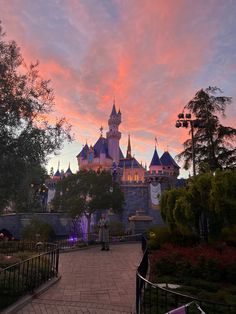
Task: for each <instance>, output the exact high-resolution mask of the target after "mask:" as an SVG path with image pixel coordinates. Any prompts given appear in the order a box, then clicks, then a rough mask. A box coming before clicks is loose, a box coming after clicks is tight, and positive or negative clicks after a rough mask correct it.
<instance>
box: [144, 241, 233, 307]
mask: <svg viewBox="0 0 236 314" xmlns="http://www.w3.org/2000/svg"><path fill="white" fill-rule="evenodd" d="M150 264H151V281H152V282H157V283H173V284H179V285H181V287H180V288H178V289H176V290H177V291H180V292H184V293H185V294H189V295H193V296H197V297H199V298H201V299H210V300H212V301H221V302H226V303H231V304H236V288H235V284H236V249H235V248H231V247H227V246H218V247H215V248H213V247H209V246H197V247H177V246H173V245H165V246H163V247H162V249H160V250H157V251H154V252H152V254H150Z"/></svg>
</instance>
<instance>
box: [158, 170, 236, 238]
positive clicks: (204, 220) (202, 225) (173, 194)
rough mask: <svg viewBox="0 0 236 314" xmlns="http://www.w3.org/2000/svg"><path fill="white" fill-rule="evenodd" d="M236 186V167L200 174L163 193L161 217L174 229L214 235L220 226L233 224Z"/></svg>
mask: <svg viewBox="0 0 236 314" xmlns="http://www.w3.org/2000/svg"><path fill="white" fill-rule="evenodd" d="M235 189H236V171H235V170H224V171H221V170H217V171H216V173H215V174H212V173H203V174H200V175H198V176H195V177H193V178H191V179H190V180H189V184H188V186H187V187H186V188H182V189H171V190H168V191H165V192H164V193H163V195H162V199H161V214H162V217H163V219H164V221H165V222H166V223H167V224H168V225H169V226H170V229H171V230H173V231H179V232H181V233H182V234H187V233H194V234H198V235H201V234H202V235H203V236H204V237H206V238H207V236H208V233H209V234H210V236H212V237H217V236H218V235H219V234H220V231H221V230H222V228H225V227H232V226H235V225H236V198H235ZM203 233H205V234H203Z"/></svg>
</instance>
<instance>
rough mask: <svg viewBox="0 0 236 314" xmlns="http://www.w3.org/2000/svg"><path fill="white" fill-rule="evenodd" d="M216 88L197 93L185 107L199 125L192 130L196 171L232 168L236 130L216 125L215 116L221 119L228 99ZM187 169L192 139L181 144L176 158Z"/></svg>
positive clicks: (234, 163) (234, 159)
mask: <svg viewBox="0 0 236 314" xmlns="http://www.w3.org/2000/svg"><path fill="white" fill-rule="evenodd" d="M221 93H222V91H221V90H220V89H219V88H217V87H210V86H209V87H208V88H206V89H204V90H203V89H201V90H199V91H198V92H197V93H196V94H195V96H194V98H193V99H192V100H190V101H189V103H188V104H187V105H186V106H185V109H187V110H188V111H189V112H191V113H192V114H193V116H194V117H196V118H197V119H201V120H202V121H203V123H202V124H203V126H204V127H200V128H195V130H196V131H195V134H194V147H195V162H196V166H197V168H198V170H199V172H202V171H203V172H205V171H208V170H211V171H215V170H216V169H224V168H234V167H235V165H236V148H235V139H236V129H234V128H232V127H226V126H223V125H222V124H220V119H219V117H221V116H223V117H224V116H225V109H226V106H227V105H229V104H231V100H232V99H231V97H226V96H222V95H221ZM178 156H179V158H180V159H184V161H185V168H186V169H188V168H189V166H190V164H191V160H192V139H188V140H187V141H185V142H184V151H183V152H181V153H180V154H179V155H178Z"/></svg>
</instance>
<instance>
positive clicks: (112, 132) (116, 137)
mask: <svg viewBox="0 0 236 314" xmlns="http://www.w3.org/2000/svg"><path fill="white" fill-rule="evenodd" d="M120 123H121V112H120V110H119V112H118V113H117V111H116V106H115V102H114V103H113V107H112V111H111V115H110V118H109V120H108V126H109V131H108V132H107V142H108V154H109V156H110V157H111V158H112V159H113V161H115V163H116V164H118V163H119V159H120V148H119V141H120V138H121V133H120V132H119V125H120Z"/></svg>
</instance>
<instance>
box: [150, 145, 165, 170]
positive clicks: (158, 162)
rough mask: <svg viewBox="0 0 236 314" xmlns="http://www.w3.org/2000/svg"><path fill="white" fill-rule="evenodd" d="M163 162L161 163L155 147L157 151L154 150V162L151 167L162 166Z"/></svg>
mask: <svg viewBox="0 0 236 314" xmlns="http://www.w3.org/2000/svg"><path fill="white" fill-rule="evenodd" d="M161 165H162V164H161V161H160V158H159V156H158V153H157V149H156V147H155V150H154V154H153V157H152V161H151V163H150V166H149V167H151V166H161Z"/></svg>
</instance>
